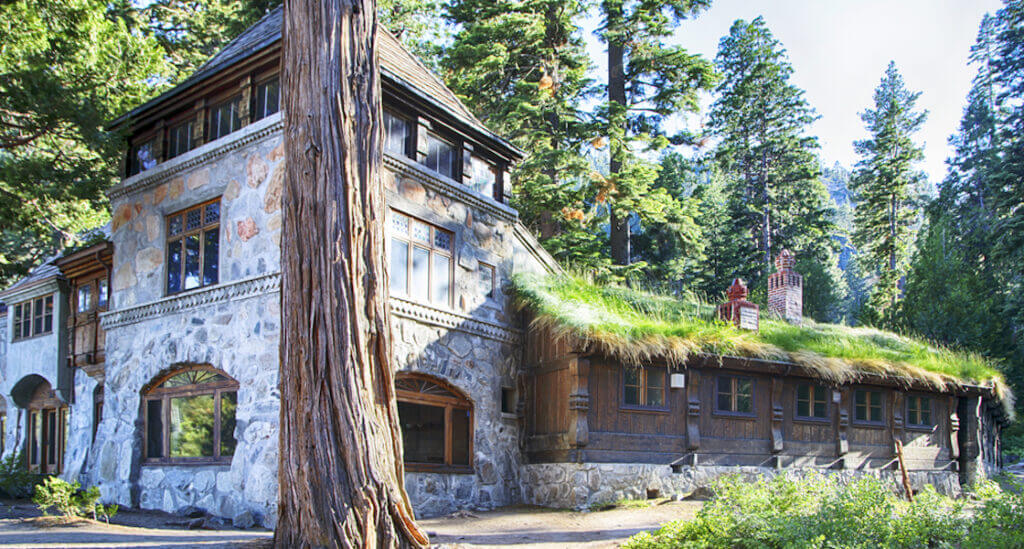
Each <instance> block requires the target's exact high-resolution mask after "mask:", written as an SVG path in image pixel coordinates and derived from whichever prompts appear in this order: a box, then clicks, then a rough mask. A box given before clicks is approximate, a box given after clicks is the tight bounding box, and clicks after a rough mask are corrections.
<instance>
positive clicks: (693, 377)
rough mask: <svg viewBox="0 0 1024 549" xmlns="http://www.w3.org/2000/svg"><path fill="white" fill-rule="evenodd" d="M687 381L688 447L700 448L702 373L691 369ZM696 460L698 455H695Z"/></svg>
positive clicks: (691, 448)
mask: <svg viewBox="0 0 1024 549" xmlns="http://www.w3.org/2000/svg"><path fill="white" fill-rule="evenodd" d="M688 373H689V378H690V379H688V380H687V383H686V448H687V449H688V450H690V451H693V450H697V449H699V448H700V373H699V372H697V371H696V370H690V371H689V372H688ZM694 460H696V456H694Z"/></svg>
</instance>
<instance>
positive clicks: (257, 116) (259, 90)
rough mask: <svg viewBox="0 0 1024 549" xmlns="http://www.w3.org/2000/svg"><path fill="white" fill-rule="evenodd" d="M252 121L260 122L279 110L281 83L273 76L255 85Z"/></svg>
mask: <svg viewBox="0 0 1024 549" xmlns="http://www.w3.org/2000/svg"><path fill="white" fill-rule="evenodd" d="M254 100H255V101H256V104H255V105H253V109H252V119H253V120H261V119H263V118H266V117H268V116H270V115H272V114H274V113H276V112H277V111H279V110H281V83H280V80H278V78H277V77H276V76H275V77H273V78H271V79H270V80H267V81H266V82H263V83H262V84H257V85H256V94H255V98H254Z"/></svg>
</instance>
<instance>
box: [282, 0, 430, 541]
mask: <svg viewBox="0 0 1024 549" xmlns="http://www.w3.org/2000/svg"><path fill="white" fill-rule="evenodd" d="M284 13H285V23H284V55H283V58H282V74H283V79H282V82H283V85H284V91H285V93H284V109H283V110H284V127H285V130H284V147H285V158H286V159H287V163H288V164H287V167H286V171H285V188H284V195H283V198H282V212H283V234H282V247H281V249H282V253H281V263H282V283H281V315H282V323H281V328H282V329H281V335H282V337H281V381H280V383H281V435H280V443H281V444H280V461H279V466H278V482H279V498H280V499H279V503H278V514H279V516H278V522H277V531H276V532H275V534H274V543H275V545H276V546H277V547H407V546H414V547H420V546H424V545H425V544H426V542H427V539H426V536H424V535H423V533H422V532H421V531H420V530H419V529H418V528H417V527H416V524H415V522H414V519H413V513H412V507H411V506H410V504H409V500H408V497H407V496H406V494H405V489H404V486H403V469H402V446H401V433H400V431H399V429H398V412H397V407H396V404H395V396H394V385H393V383H392V370H391V365H390V360H391V341H390V328H389V324H388V308H387V287H386V285H385V281H386V277H385V271H384V239H383V233H384V226H383V223H384V214H385V204H384V191H383V188H382V183H381V181H380V174H379V172H380V169H381V141H382V133H381V132H382V130H381V122H380V120H381V91H380V71H379V68H378V65H377V58H376V55H375V50H374V39H375V35H376V30H377V21H376V6H375V2H374V0H319V1H313V0H307V1H301V0H295V1H287V2H286V3H285V12H284Z"/></svg>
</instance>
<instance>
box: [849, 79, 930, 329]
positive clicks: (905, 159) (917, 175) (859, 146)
mask: <svg viewBox="0 0 1024 549" xmlns="http://www.w3.org/2000/svg"><path fill="white" fill-rule="evenodd" d="M920 95H921V94H920V92H912V91H910V90H908V89H907V88H906V86H905V85H904V84H903V77H902V76H900V73H899V71H898V70H897V69H896V64H895V63H892V62H890V63H889V67H888V68H887V69H886V71H885V75H884V76H883V77H882V80H881V83H880V84H879V85H878V88H876V89H875V96H874V108H873V109H868V110H866V111H864V112H863V113H861V119H862V120H863V121H864V123H865V125H866V127H867V130H868V133H869V134H870V136H871V137H870V138H869V139H865V140H862V141H858V142H856V143H855V144H854V147H855V149H856V151H857V153H858V154H859V155H860V156H861V160H860V161H859V162H858V163H857V169H856V172H855V174H854V177H853V180H852V186H851V187H852V188H851V190H852V191H853V192H854V194H855V196H856V204H857V207H856V210H855V213H854V233H853V241H854V244H855V245H856V246H857V247H858V249H859V252H860V255H861V259H862V261H863V263H862V265H864V266H866V267H868V268H869V269H870V272H872V273H873V274H874V275H875V276H876V277H877V280H876V281H875V283H874V285H873V287H872V289H871V294H870V298H869V300H868V304H867V309H866V310H865V311H864V317H863V320H864V321H866V322H869V323H872V324H879V323H880V324H888V325H891V324H892V323H893V320H894V316H893V315H894V314H895V312H896V308H895V306H896V302H897V299H898V298H899V294H900V286H901V284H902V282H901V280H902V278H903V276H904V275H905V274H906V269H907V262H908V259H909V257H908V256H909V246H910V244H911V242H912V240H913V237H914V225H915V223H916V222H917V221H918V217H917V214H918V204H917V202H918V199H919V194H920V188H921V186H922V184H923V182H924V175H923V174H922V173H921V172H920V171H918V170H916V169H915V167H914V165H915V163H916V162H918V161H919V160H921V159H922V158H923V156H924V153H923V151H922V148H921V147H920V146H918V145H917V144H916V143H914V138H913V136H914V133H916V132H917V130H918V129H920V127H921V125H922V124H924V121H925V119H926V118H927V115H928V113H927V112H924V111H921V112H919V111H917V110H915V109H916V103H917V99H918V98H919V97H920Z"/></svg>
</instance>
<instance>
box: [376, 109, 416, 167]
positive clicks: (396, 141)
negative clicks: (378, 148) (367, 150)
mask: <svg viewBox="0 0 1024 549" xmlns="http://www.w3.org/2000/svg"><path fill="white" fill-rule="evenodd" d="M383 122H384V150H385V151H387V152H389V153H391V154H394V155H397V156H408V155H409V139H410V138H411V137H412V123H411V122H409V120H407V119H405V118H402V117H400V116H398V115H395V114H393V113H392V112H391V111H389V110H385V111H384V119H383Z"/></svg>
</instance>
